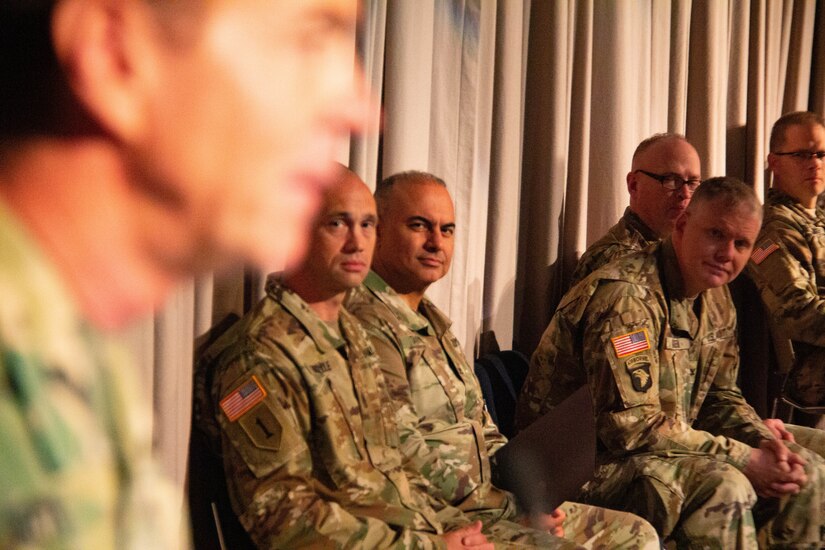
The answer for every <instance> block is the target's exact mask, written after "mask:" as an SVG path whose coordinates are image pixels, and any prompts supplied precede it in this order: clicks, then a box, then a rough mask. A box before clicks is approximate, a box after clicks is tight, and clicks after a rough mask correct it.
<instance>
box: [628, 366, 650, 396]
mask: <svg viewBox="0 0 825 550" xmlns="http://www.w3.org/2000/svg"><path fill="white" fill-rule="evenodd" d="M627 373H628V374H629V375H630V380H631V381H632V383H633V389H634V390H636V391H638V392H646V391H647V390H649V389H650V386H651V384H652V383H653V380H652V378H651V376H650V363H638V364H636V366H634V367H633V368H628V369H627Z"/></svg>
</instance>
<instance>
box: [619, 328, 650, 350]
mask: <svg viewBox="0 0 825 550" xmlns="http://www.w3.org/2000/svg"><path fill="white" fill-rule="evenodd" d="M610 342H611V343H612V344H613V349H614V350H615V351H616V357H627V356H628V355H633V354H634V353H639V352H640V351H645V350H649V349H650V340H649V339H648V337H647V329H642V330H637V331H634V332H628V333H627V334H622V335H620V336H614V337H613V338H611V339H610Z"/></svg>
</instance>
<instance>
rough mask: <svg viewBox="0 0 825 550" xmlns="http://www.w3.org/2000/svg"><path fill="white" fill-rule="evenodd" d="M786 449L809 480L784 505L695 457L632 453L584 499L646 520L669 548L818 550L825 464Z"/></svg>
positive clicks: (824, 517)
mask: <svg viewBox="0 0 825 550" xmlns="http://www.w3.org/2000/svg"><path fill="white" fill-rule="evenodd" d="M789 447H790V448H791V449H792V450H793V451H794V452H798V453H800V454H801V455H802V456H803V458H805V460H806V461H807V465H806V466H805V470H806V473H807V475H808V482H807V483H806V485H805V486H804V487H803V488H802V490H801V491H800V493H799V494H797V495H790V496H786V497H784V498H782V499H757V496H756V493H755V492H754V490H753V487H752V486H751V484H750V482H749V481H748V479H747V478H746V477H745V475H744V474H743V473H742V472H740V471H739V470H738V469H736V468H735V467H733V466H731V465H730V464H727V463H725V462H722V461H720V460H716V459H714V458H712V457H710V456H709V455H705V454H700V453H669V454H666V455H650V454H647V455H637V456H634V457H631V458H630V459H627V460H625V461H623V462H621V463H613V464H608V465H605V466H603V467H602V469H601V470H600V472H599V475H598V476H597V479H596V480H595V481H594V482H591V483H590V484H588V485H587V486H586V487H585V490H584V491H583V495H582V496H583V498H584V499H585V500H586V501H587V502H590V503H592V504H596V505H599V506H612V507H615V508H620V509H623V510H626V511H628V512H632V513H634V514H636V515H639V516H642V517H644V518H646V519H647V520H649V521H650V522H651V523H652V524H653V526H654V527H655V528H656V529H657V531H658V532H659V534H660V536H662V538H663V540H664V541H665V546H666V547H667V548H679V549H682V548H686V549H691V548H697V549H698V548H702V549H705V548H707V549H720V550H728V549H731V550H733V549H755V548H758V547H759V546H762V547H766V548H767V547H770V548H811V549H813V548H822V542H823V541H824V540H825V533H823V523H825V509H824V508H823V506H824V505H825V461H823V459H822V458H821V457H820V456H818V455H817V454H815V453H813V452H811V451H809V450H807V449H804V448H802V447H800V446H799V445H796V444H793V443H792V444H789ZM757 530H758V535H757ZM757 539H758V541H759V544H757Z"/></svg>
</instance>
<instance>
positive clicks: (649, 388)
mask: <svg viewBox="0 0 825 550" xmlns="http://www.w3.org/2000/svg"><path fill="white" fill-rule="evenodd" d="M585 315H586V317H585V319H584V320H583V321H584V323H585V325H584V334H583V349H584V352H583V353H584V365H585V369H586V371H587V377H588V383H589V384H590V389H591V392H592V395H593V402H594V411H595V414H596V427H597V432H598V436H599V439H600V440H601V442H602V443H603V444H604V445H605V446H606V448H607V450H608V451H609V452H610V453H611V454H612V455H613V456H616V457H619V456H625V455H627V454H629V453H640V452H659V451H671V450H677V451H695V452H703V453H709V454H715V455H719V456H724V457H725V458H726V460H727V461H728V462H730V463H731V464H733V465H734V466H736V467H738V468H740V469H742V468H744V467H745V465H746V464H747V460H748V458H749V456H750V450H751V448H750V447H749V446H747V445H745V444H744V443H741V442H739V441H736V440H733V439H730V438H727V437H724V436H714V435H712V434H710V433H708V432H705V431H700V430H695V429H693V428H692V427H691V426H690V424H688V423H687V422H685V421H684V415H678V416H677V415H668V414H665V412H664V411H663V410H662V401H663V400H667V401H669V402H671V403H672V402H674V401H675V402H677V403H678V401H680V400H681V397H680V395H684V392H685V390H686V389H687V388H679V387H678V383H679V380H681V379H682V378H684V377H683V376H679V375H678V374H677V373H676V372H674V368H673V366H672V365H664V368H662V367H663V365H661V364H660V360H659V353H658V351H657V349H656V348H657V347H658V342H659V341H660V337H661V328H662V324H663V322H664V318H663V312H662V310H661V308H659V307H657V303H656V300H655V297H654V296H651V295H649V293H645V292H644V289H641V288H640V287H638V286H635V285H627V284H624V283H620V282H615V283H609V284H605V285H602V286H601V287H600V289H599V291H598V292H597V294H596V295H595V296H594V297H593V299H592V300H591V302H590V305H589V306H588V308H587V310H586V312H585ZM678 367H679V365H676V368H678ZM675 406H677V407H678V406H679V405H678V404H676V405H675Z"/></svg>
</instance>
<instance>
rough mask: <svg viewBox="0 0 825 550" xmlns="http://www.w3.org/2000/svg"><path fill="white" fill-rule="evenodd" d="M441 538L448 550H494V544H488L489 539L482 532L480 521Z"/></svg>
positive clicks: (445, 534)
mask: <svg viewBox="0 0 825 550" xmlns="http://www.w3.org/2000/svg"><path fill="white" fill-rule="evenodd" d="M441 538H443V539H444V542H446V543H447V550H464V549H465V548H472V549H473V550H493V548H494V546H493V543H492V542H487V537H486V536H484V533H482V532H481V522H480V521H476V522H475V523H472V524H470V525H467V526H465V527H461V528H459V529H456V530H455V531H450V532H449V533H444V534H443V535H441Z"/></svg>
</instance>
